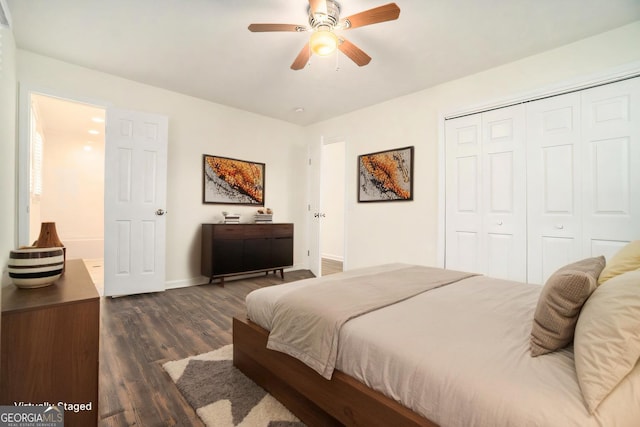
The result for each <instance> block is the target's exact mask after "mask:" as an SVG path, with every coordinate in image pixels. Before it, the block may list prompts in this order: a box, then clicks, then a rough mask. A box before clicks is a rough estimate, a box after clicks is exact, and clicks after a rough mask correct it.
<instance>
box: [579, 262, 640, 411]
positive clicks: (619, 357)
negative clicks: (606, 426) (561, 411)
mask: <svg viewBox="0 0 640 427" xmlns="http://www.w3.org/2000/svg"><path fill="white" fill-rule="evenodd" d="M574 356H575V363H576V374H577V375H578V383H579V384H580V389H581V390H582V396H583V397H584V400H585V402H586V404H587V407H588V408H589V411H590V412H591V413H592V414H593V413H594V412H595V410H596V409H597V408H598V405H600V402H602V401H603V400H604V399H605V398H606V397H607V396H608V395H609V394H610V393H611V392H612V391H613V390H614V389H615V388H616V386H617V385H618V384H619V383H620V382H621V381H622V380H623V379H624V377H626V376H627V375H628V374H629V372H631V370H632V369H633V368H634V366H635V365H636V363H638V361H639V360H640V270H638V271H630V272H627V273H624V274H621V275H618V276H616V277H614V278H613V279H611V280H608V281H607V283H605V284H604V285H602V286H599V287H598V289H596V290H595V291H594V292H593V294H592V295H591V297H589V299H588V300H587V302H586V303H585V305H584V307H583V308H582V313H580V317H579V319H578V324H577V325H576V333H575V341H574Z"/></svg>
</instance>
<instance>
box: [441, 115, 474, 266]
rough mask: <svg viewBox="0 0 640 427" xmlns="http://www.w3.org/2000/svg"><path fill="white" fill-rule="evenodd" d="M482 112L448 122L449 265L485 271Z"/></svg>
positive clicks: (447, 211)
mask: <svg viewBox="0 0 640 427" xmlns="http://www.w3.org/2000/svg"><path fill="white" fill-rule="evenodd" d="M480 124H481V121H480V115H474V116H468V117H461V118H458V119H454V120H448V121H447V123H446V135H445V140H446V226H445V227H446V228H445V233H446V236H445V239H446V247H445V266H446V268H451V269H456V270H463V271H472V272H483V271H482V267H481V263H480V260H479V253H480V247H481V243H480V239H481V233H482V217H481V214H480V210H481V206H480V202H481V200H480V189H481V176H480V167H481V159H480V154H481V153H480V143H481V140H480V138H481V133H480Z"/></svg>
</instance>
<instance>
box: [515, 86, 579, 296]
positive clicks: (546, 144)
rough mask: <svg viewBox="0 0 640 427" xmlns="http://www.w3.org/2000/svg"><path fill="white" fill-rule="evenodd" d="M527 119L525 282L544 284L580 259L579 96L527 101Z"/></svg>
mask: <svg viewBox="0 0 640 427" xmlns="http://www.w3.org/2000/svg"><path fill="white" fill-rule="evenodd" d="M526 118H527V221H528V230H527V244H528V254H527V260H528V261H527V264H528V265H527V268H528V272H527V281H528V282H530V283H539V284H543V283H544V282H545V281H546V280H547V279H548V278H549V276H551V274H553V272H554V271H556V270H557V269H558V268H560V267H562V266H563V265H566V264H568V263H570V262H572V261H576V260H578V259H581V257H582V245H581V241H580V235H581V233H582V218H581V195H582V192H581V174H582V169H581V161H582V157H581V154H580V153H581V145H580V144H581V143H580V137H581V132H580V94H578V93H572V94H567V95H561V96H556V97H553V98H547V99H543V100H539V101H534V102H530V103H528V104H527V106H526Z"/></svg>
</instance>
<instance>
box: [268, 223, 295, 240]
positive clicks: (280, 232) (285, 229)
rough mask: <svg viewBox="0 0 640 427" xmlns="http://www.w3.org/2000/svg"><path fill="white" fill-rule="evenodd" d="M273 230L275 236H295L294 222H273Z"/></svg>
mask: <svg viewBox="0 0 640 427" xmlns="http://www.w3.org/2000/svg"><path fill="white" fill-rule="evenodd" d="M271 232H272V233H273V237H293V224H273V225H272V226H271Z"/></svg>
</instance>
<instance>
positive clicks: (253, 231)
mask: <svg viewBox="0 0 640 427" xmlns="http://www.w3.org/2000/svg"><path fill="white" fill-rule="evenodd" d="M272 228H273V226H272V225H270V224H265V225H262V224H257V225H256V224H250V225H247V226H246V227H245V229H244V237H246V238H249V239H257V238H261V237H271V229H272Z"/></svg>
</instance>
